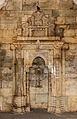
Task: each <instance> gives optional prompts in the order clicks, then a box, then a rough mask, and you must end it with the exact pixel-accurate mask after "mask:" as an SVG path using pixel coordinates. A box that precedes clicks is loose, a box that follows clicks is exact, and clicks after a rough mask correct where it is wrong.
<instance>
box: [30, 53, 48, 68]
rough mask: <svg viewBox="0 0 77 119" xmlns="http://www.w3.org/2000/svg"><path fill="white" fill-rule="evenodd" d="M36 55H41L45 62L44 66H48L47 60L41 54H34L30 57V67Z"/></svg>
mask: <svg viewBox="0 0 77 119" xmlns="http://www.w3.org/2000/svg"><path fill="white" fill-rule="evenodd" d="M37 57H41V58H42V59H43V60H44V62H45V66H48V60H47V59H46V58H45V57H44V56H43V55H42V54H35V56H33V57H31V60H30V67H32V63H33V61H34V59H36V58H37Z"/></svg>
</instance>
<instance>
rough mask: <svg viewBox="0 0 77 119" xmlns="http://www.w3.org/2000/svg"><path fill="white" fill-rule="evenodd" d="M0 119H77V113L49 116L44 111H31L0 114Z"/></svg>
mask: <svg viewBox="0 0 77 119" xmlns="http://www.w3.org/2000/svg"><path fill="white" fill-rule="evenodd" d="M0 119H77V112H74V113H63V114H61V115H59V114H52V113H51V114H50V113H47V112H46V111H41V110H39V111H31V112H30V113H24V114H13V113H0Z"/></svg>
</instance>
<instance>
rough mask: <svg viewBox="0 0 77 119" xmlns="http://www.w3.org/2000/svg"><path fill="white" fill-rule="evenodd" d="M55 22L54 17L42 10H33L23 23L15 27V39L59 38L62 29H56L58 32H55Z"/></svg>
mask: <svg viewBox="0 0 77 119" xmlns="http://www.w3.org/2000/svg"><path fill="white" fill-rule="evenodd" d="M56 31H57V30H56V24H55V22H54V18H51V17H50V16H49V15H45V14H44V12H43V11H41V10H37V11H35V12H34V13H33V14H32V15H31V17H29V18H28V19H27V21H26V22H25V23H24V24H23V23H22V22H21V23H20V24H19V25H18V27H17V36H16V38H17V40H21V39H24V40H36V39H38V38H39V40H40V38H41V39H42V40H52V39H53V38H54V39H55V40H56V38H57V37H58V39H60V35H61V36H62V33H61V32H63V31H62V29H58V32H60V33H58V32H57V33H58V34H56Z"/></svg>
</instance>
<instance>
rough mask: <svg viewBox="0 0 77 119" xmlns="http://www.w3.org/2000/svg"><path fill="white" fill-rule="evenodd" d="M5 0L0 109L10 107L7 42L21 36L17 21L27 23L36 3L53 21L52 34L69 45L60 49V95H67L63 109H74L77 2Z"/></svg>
mask: <svg viewBox="0 0 77 119" xmlns="http://www.w3.org/2000/svg"><path fill="white" fill-rule="evenodd" d="M6 2H7V4H6V6H5V7H3V8H2V9H1V10H0V110H2V111H9V110H11V109H12V101H13V95H14V92H13V86H14V85H13V78H14V76H13V74H14V71H13V68H14V66H13V57H14V56H13V51H12V50H11V48H10V44H12V43H15V42H16V37H17V35H19V36H20V35H21V24H24V23H25V22H27V19H28V18H30V17H31V15H32V14H33V13H34V12H35V11H36V10H37V7H36V6H37V5H38V6H39V7H40V10H42V11H43V12H44V13H45V15H46V16H47V17H48V18H49V20H50V21H53V23H54V24H55V27H54V30H55V34H54V36H60V40H61V41H63V42H65V43H67V44H68V45H69V50H64V62H63V63H64V68H63V72H64V73H63V76H64V77H63V96H66V97H67V100H66V105H68V108H67V111H77V94H76V93H77V84H76V82H77V67H76V65H77V64H76V62H77V5H76V4H75V3H74V2H73V0H42V1H41V0H38V1H37V2H36V0H6ZM51 27H52V26H51ZM18 28H19V29H18ZM50 34H52V33H50ZM29 48H30V46H29ZM29 54H30V52H29ZM27 64H28V63H27Z"/></svg>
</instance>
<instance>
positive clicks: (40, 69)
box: [29, 57, 48, 109]
mask: <svg viewBox="0 0 77 119" xmlns="http://www.w3.org/2000/svg"><path fill="white" fill-rule="evenodd" d="M29 73H30V79H29V81H30V88H29V91H30V108H33V109H37V108H38V109H39V108H41V109H47V108H48V67H47V66H45V61H44V59H43V58H42V57H36V58H35V59H34V60H33V63H32V67H30V72H29Z"/></svg>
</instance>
